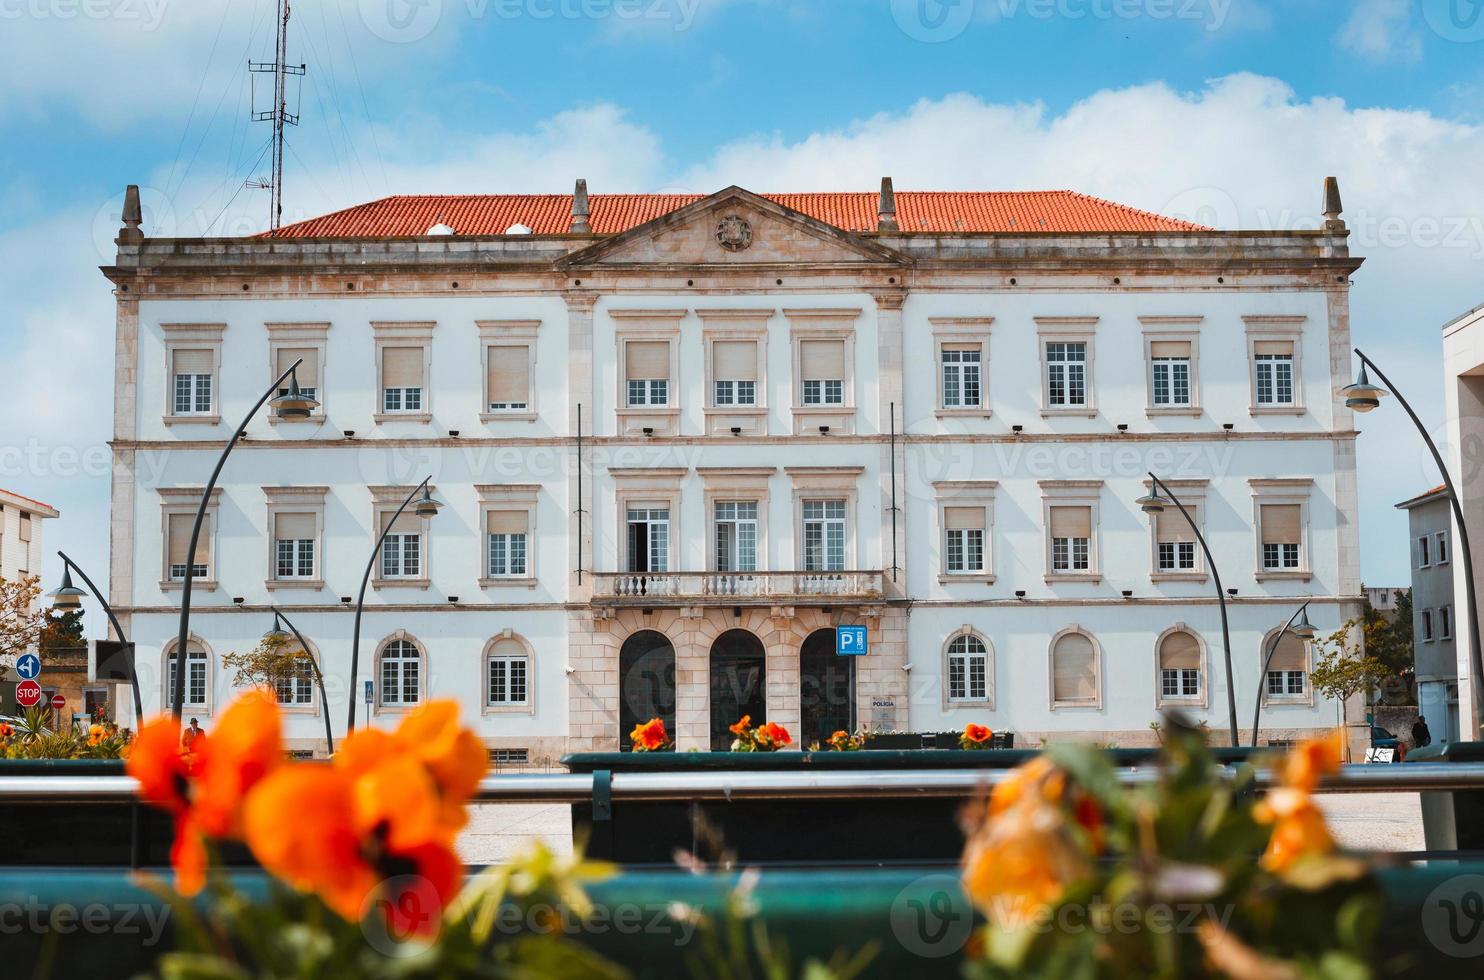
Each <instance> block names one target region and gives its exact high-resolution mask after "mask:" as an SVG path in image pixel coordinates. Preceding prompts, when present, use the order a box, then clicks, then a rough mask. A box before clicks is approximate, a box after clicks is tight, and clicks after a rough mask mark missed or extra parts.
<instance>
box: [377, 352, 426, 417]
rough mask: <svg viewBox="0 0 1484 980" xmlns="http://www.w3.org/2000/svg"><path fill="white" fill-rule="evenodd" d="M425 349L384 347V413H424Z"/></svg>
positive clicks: (382, 359) (382, 383)
mask: <svg viewBox="0 0 1484 980" xmlns="http://www.w3.org/2000/svg"><path fill="white" fill-rule="evenodd" d="M424 355H425V349H424V348H422V347H393V346H387V347H383V348H382V351H381V410H382V412H384V413H385V414H388V415H393V414H396V413H398V412H403V413H421V412H423V411H424V408H423V405H424V401H425V400H424V398H423V377H424V371H425V365H424Z"/></svg>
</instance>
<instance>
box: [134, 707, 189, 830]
mask: <svg viewBox="0 0 1484 980" xmlns="http://www.w3.org/2000/svg"><path fill="white" fill-rule="evenodd" d="M124 771H125V772H127V773H128V774H129V775H130V776H133V777H134V778H135V779H136V780H138V781H139V798H140V799H141V800H143V801H144V802H145V803H148V804H149V805H151V806H154V807H158V808H159V809H161V810H167V811H169V812H171V813H181V812H184V811H185V810H186V809H188V808H189V807H190V803H191V801H190V795H189V794H190V785H189V782H188V780H189V778H190V774H191V772H190V763H189V762H188V760H187V759H186V757H185V756H184V755H182V754H181V751H180V723H179V722H177V721H176V720H175V719H174V718H172V717H170V716H169V715H160V716H159V717H157V718H151V719H150V720H149V721H147V722H145V723H144V725H143V726H141V727H140V729H139V735H138V736H137V737H136V738H135V739H134V744H133V745H132V746H131V747H130V749H129V757H128V760H127V762H126V763H125V764H124Z"/></svg>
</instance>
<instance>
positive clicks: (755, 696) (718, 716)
mask: <svg viewBox="0 0 1484 980" xmlns="http://www.w3.org/2000/svg"><path fill="white" fill-rule="evenodd" d="M766 680H767V654H766V652H765V651H764V650H763V642H762V641H761V640H759V639H758V638H757V637H755V636H753V635H752V634H751V633H749V632H747V631H746V630H728V631H727V632H725V633H723V634H721V635H720V636H718V637H717V638H716V642H715V643H712V644H711V750H712V751H713V752H725V751H726V750H727V749H729V748H731V747H732V737H733V736H732V733H731V730H730V729H731V727H732V725H734V724H736V722H737V720H738V719H739V718H741V717H742V716H743V715H751V716H752V723H753V724H754V725H760V724H762V723H763V722H764V721H766V720H767V710H768V702H767V684H766Z"/></svg>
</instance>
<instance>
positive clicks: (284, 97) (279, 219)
mask: <svg viewBox="0 0 1484 980" xmlns="http://www.w3.org/2000/svg"><path fill="white" fill-rule="evenodd" d="M277 24H278V31H277V37H276V40H275V43H274V48H273V60H272V61H271V62H267V61H249V62H248V63H247V70H248V71H250V72H253V73H255V74H263V75H266V74H270V73H271V74H272V75H273V107H272V108H271V109H267V110H263V111H259V110H258V108H257V104H258V103H257V86H256V85H254V86H253V113H252V118H253V122H272V123H273V176H272V177H271V178H269V180H268V181H267V182H266V184H265V182H264V181H261V180H252V181H248V186H249V187H264V186H266V187H267V188H268V190H269V191H270V192H271V193H272V202H271V203H270V204H269V212H268V230H269V232H276V231H278V227H279V225H280V224H282V223H283V127H284V126H297V125H299V114H298V113H297V112H289V107H288V104H289V99H288V79H289V76H290V75H303V74H304V73H305V71H306V68H305V66H304V65H290V64H287V63H286V61H285V59H286V58H287V57H288V45H289V0H278V20H277ZM296 101H297V100H296Z"/></svg>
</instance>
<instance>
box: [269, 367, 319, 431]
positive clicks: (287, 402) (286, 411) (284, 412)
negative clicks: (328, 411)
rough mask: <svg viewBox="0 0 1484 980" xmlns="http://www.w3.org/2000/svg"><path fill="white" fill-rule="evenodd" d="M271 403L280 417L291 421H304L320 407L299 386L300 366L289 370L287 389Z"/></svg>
mask: <svg viewBox="0 0 1484 980" xmlns="http://www.w3.org/2000/svg"><path fill="white" fill-rule="evenodd" d="M269 404H271V405H272V406H273V411H274V412H275V413H276V414H277V415H278V417H279V418H281V419H284V420H285V421H289V422H302V421H304V420H305V419H307V418H309V416H311V415H313V414H314V410H315V409H316V408H319V402H317V401H315V400H314V399H313V398H311V397H310V396H309V395H307V394H305V393H304V391H303V390H302V389H301V388H300V387H299V369H298V368H293V369H291V370H290V371H289V386H288V389H287V391H286V392H285V393H284V394H282V395H279V396H278V397H277V398H275V399H273V401H272V402H270V403H269Z"/></svg>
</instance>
